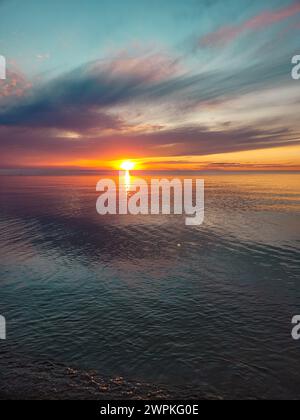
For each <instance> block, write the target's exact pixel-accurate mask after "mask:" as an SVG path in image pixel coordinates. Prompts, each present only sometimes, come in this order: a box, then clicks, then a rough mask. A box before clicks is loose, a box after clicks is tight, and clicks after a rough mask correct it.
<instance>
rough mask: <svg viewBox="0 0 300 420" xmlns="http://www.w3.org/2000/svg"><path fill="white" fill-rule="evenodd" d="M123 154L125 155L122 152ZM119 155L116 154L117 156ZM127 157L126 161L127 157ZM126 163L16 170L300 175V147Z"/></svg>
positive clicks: (60, 161)
mask: <svg viewBox="0 0 300 420" xmlns="http://www.w3.org/2000/svg"><path fill="white" fill-rule="evenodd" d="M122 152H123V151H122ZM116 154H117V153H116V152H115V155H116ZM124 155H125V157H124ZM120 156H123V159H122V158H120V157H119V159H118V158H116V159H114V158H115V157H116V156H109V155H107V156H103V157H102V158H99V159H95V158H94V157H93V156H89V155H87V156H85V157H81V158H69V159H67V158H66V156H60V158H57V156H56V157H55V158H54V157H52V156H51V157H48V156H45V157H44V158H42V157H41V156H34V155H32V154H31V155H30V156H29V157H28V158H27V157H26V156H22V162H21V164H20V162H18V161H17V162H16V163H15V168H18V167H20V168H40V169H43V168H46V169H47V168H53V169H75V170H76V169H83V170H93V171H97V170H108V171H111V170H115V171H120V170H124V171H133V170H145V171H147V170H154V171H155V170H159V171H164V170H165V171H168V170H171V171H174V170H183V171H184V170H189V171H199V170H200V171H201V170H222V171H249V170H250V171H256V170H259V171H274V170H275V171H277V170H283V171H300V147H299V145H293V146H285V147H277V148H270V149H260V150H247V151H240V152H230V153H220V154H215V155H213V154H211V155H203V156H197V155H185V156H183V155H179V156H170V155H169V156H168V155H161V154H154V153H153V151H152V153H151V154H150V153H149V151H148V153H147V151H145V154H144V155H143V156H137V157H135V158H134V159H130V158H127V157H126V154H125V153H122V154H121V153H120Z"/></svg>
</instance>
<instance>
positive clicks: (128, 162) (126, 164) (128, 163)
mask: <svg viewBox="0 0 300 420" xmlns="http://www.w3.org/2000/svg"><path fill="white" fill-rule="evenodd" d="M134 168H135V163H134V162H132V161H131V160H126V161H124V162H122V164H121V169H123V170H124V171H132V170H133V169H134Z"/></svg>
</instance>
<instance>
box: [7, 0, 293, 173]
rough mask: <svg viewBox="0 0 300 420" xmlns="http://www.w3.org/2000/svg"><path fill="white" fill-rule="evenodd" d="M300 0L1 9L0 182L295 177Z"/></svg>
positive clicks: (31, 0)
mask: <svg viewBox="0 0 300 420" xmlns="http://www.w3.org/2000/svg"><path fill="white" fill-rule="evenodd" d="M299 35H300V0H251V1H250V0H242V1H241V0H226V1H224V0H223V1H221V0H184V1H183V0H151V1H148V0H87V1H82V0H59V1H58V0H52V1H51V2H44V1H43V2H41V1H40V0H27V1H26V2H24V1H22V0H0V55H2V56H4V57H5V58H6V61H7V79H6V80H0V168H2V169H5V168H82V169H86V168H87V169H106V168H109V169H110V168H116V167H117V166H118V164H119V162H120V161H122V160H125V159H132V160H134V161H136V162H137V168H139V169H159V170H162V169H164V170H168V169H183V170H184V169H189V170H202V169H205V170H207V169H213V170H300V153H299V152H300V119H299V111H300V80H299V81H296V80H293V79H292V77H291V71H292V64H291V60H292V57H293V56H295V55H300V45H299Z"/></svg>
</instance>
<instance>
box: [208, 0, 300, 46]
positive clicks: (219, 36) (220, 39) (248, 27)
mask: <svg viewBox="0 0 300 420" xmlns="http://www.w3.org/2000/svg"><path fill="white" fill-rule="evenodd" d="M298 13H300V3H299V2H298V1H296V2H294V3H292V4H291V5H290V6H287V7H284V8H282V9H278V10H275V11H272V10H268V11H265V12H263V13H261V14H259V15H257V16H254V17H253V18H251V19H249V20H246V21H245V22H243V23H241V24H239V25H228V26H225V27H223V28H221V29H219V30H218V31H216V32H212V33H210V34H208V35H206V36H205V37H204V38H202V39H201V41H200V44H201V45H203V46H208V45H226V44H227V43H229V42H231V41H234V40H235V39H236V38H237V37H238V36H239V35H242V34H243V33H244V32H247V31H257V30H261V29H264V28H266V27H268V26H271V25H273V24H275V23H279V22H282V21H283V20H286V19H288V18H290V17H293V16H295V15H297V14H298Z"/></svg>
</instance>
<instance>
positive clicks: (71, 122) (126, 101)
mask: <svg viewBox="0 0 300 420" xmlns="http://www.w3.org/2000/svg"><path fill="white" fill-rule="evenodd" d="M243 70H244V71H243V72H238V74H236V73H235V72H234V71H228V70H223V71H222V70H221V69H218V68H217V69H214V70H212V69H210V70H205V71H202V73H199V74H192V73H185V72H184V70H183V69H182V67H181V66H180V61H179V60H178V59H176V58H172V57H169V56H164V55H151V54H149V55H147V56H142V57H133V58H132V59H131V58H130V57H128V56H124V55H122V56H118V57H117V58H114V59H112V60H98V61H96V62H93V63H89V64H87V65H84V66H82V67H80V68H78V69H76V70H74V71H72V72H70V73H68V74H65V75H63V76H61V77H59V78H57V79H55V80H52V81H50V82H48V83H46V84H44V85H43V86H39V87H35V88H32V89H31V90H30V91H29V92H28V94H27V95H25V96H23V97H22V98H18V100H17V101H13V98H10V101H9V103H7V104H5V105H3V106H1V107H0V138H1V142H0V156H1V157H0V165H1V166H6V165H7V164H9V165H21V164H22V165H25V166H26V165H33V166H35V165H41V164H45V163H46V162H50V161H51V162H56V164H61V165H65V164H70V163H71V162H82V161H86V162H87V161H89V160H93V159H96V158H98V159H112V158H118V157H119V156H122V155H130V156H132V157H133V158H134V157H143V156H149V157H156V156H170V157H171V156H173V157H176V156H185V155H191V156H192V155H194V156H197V155H202V156H203V155H210V154H218V153H230V152H235V151H245V150H255V149H266V148H271V147H274V146H282V145H289V144H299V136H297V132H295V130H292V129H288V128H286V126H285V125H284V124H282V127H281V128H278V124H277V123H278V121H276V122H274V121H271V120H269V121H268V122H267V123H266V124H265V125H264V124H263V122H260V123H259V124H258V123H257V124H256V125H255V124H254V123H253V126H252V127H249V126H248V125H247V121H246V120H245V121H244V126H243V127H235V126H234V124H231V123H230V121H228V123H226V124H222V125H221V126H219V127H211V126H210V127H209V126H208V124H205V121H204V122H203V121H202V122H201V121H198V122H195V121H191V120H189V119H190V118H192V119H195V116H197V115H199V119H201V115H202V113H204V111H205V112H206V113H207V112H208V114H210V116H209V118H212V116H213V113H212V112H210V111H209V108H208V105H207V104H208V103H209V102H213V103H215V104H216V105H215V106H217V107H218V108H219V109H222V107H226V98H228V97H231V98H232V97H234V96H235V95H237V96H239V97H242V96H243V95H244V94H245V93H247V92H253V91H255V90H261V88H262V87H266V86H268V85H272V84H273V83H274V80H281V77H285V76H286V66H285V65H282V63H281V62H280V61H278V62H274V61H273V62H271V63H268V62H267V63H265V62H262V63H260V64H252V63H249V64H248V65H247V66H245V68H244V69H243ZM156 108H157V115H156V120H155V121H152V120H150V117H149V114H150V113H151V112H152V111H153V109H156ZM135 110H137V111H138V117H136V118H133V117H131V115H134V114H135V112H136V111H135ZM295 112H296V111H295ZM286 125H288V123H287V124H286ZM274 127H277V128H274ZM12 151H13V153H12Z"/></svg>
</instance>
